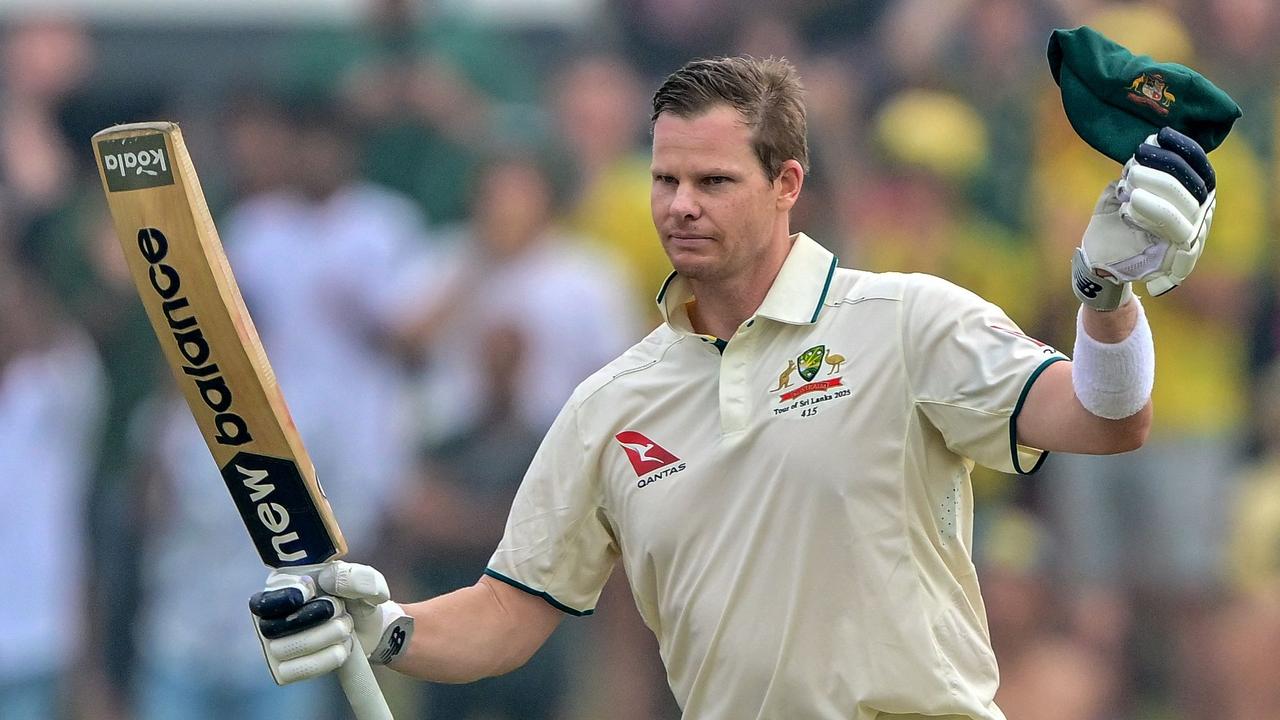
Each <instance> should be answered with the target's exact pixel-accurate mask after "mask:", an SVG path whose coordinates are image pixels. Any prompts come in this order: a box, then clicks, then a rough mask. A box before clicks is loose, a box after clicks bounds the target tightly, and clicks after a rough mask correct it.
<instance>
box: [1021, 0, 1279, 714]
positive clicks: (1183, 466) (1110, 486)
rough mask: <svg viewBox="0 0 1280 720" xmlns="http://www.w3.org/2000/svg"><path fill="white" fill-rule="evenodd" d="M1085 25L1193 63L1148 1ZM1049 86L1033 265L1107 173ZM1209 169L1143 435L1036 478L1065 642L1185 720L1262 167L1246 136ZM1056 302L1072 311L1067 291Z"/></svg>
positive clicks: (1077, 229)
mask: <svg viewBox="0 0 1280 720" xmlns="http://www.w3.org/2000/svg"><path fill="white" fill-rule="evenodd" d="M1091 24H1094V25H1095V27H1097V28H1098V29H1099V30H1100V31H1102V32H1103V33H1106V34H1107V35H1109V36H1110V37H1113V38H1115V39H1116V40H1117V41H1118V42H1122V43H1125V44H1126V45H1127V46H1128V47H1129V48H1131V49H1132V50H1133V51H1134V52H1136V53H1140V54H1148V55H1151V56H1153V57H1156V58H1158V59H1161V60H1171V61H1175V62H1182V63H1184V64H1189V65H1192V66H1195V65H1196V62H1195V60H1194V58H1192V57H1191V56H1190V52H1191V48H1190V44H1189V42H1188V38H1189V34H1188V33H1187V32H1186V30H1185V29H1184V28H1183V27H1182V25H1181V24H1180V23H1179V22H1178V19H1177V18H1176V17H1174V16H1173V15H1171V14H1170V13H1169V12H1168V11H1167V10H1165V9H1162V8H1161V7H1159V6H1156V5H1152V4H1146V3H1134V4H1125V5H1117V6H1115V7H1114V8H1109V9H1107V10H1106V11H1105V12H1103V13H1102V14H1101V15H1099V16H1097V17H1096V18H1094V19H1093V21H1092V23H1091ZM1052 90H1053V95H1054V97H1053V98H1052V99H1046V101H1045V103H1044V106H1043V108H1044V112H1043V113H1042V115H1041V121H1040V123H1039V124H1038V127H1039V128H1040V131H1041V132H1042V133H1043V140H1042V142H1040V143H1039V144H1038V145H1037V151H1038V153H1039V158H1038V159H1037V161H1036V162H1037V169H1036V174H1037V180H1036V182H1037V189H1036V195H1035V199H1034V200H1033V205H1032V207H1034V208H1039V209H1042V210H1039V211H1037V213H1038V215H1037V217H1038V219H1039V220H1040V222H1041V223H1042V227H1043V230H1042V231H1041V233H1040V234H1041V237H1042V238H1043V240H1044V244H1045V257H1062V256H1063V255H1062V253H1063V252H1064V251H1065V248H1067V247H1074V246H1075V245H1076V244H1077V243H1078V242H1079V238H1080V236H1081V233H1082V232H1083V230H1084V226H1085V223H1086V220H1087V218H1088V217H1089V215H1090V210H1091V208H1092V207H1093V205H1094V203H1095V202H1096V198H1097V194H1098V193H1099V192H1100V191H1101V188H1102V187H1103V186H1104V185H1105V184H1106V183H1107V182H1109V181H1111V180H1114V179H1115V178H1116V177H1117V176H1118V173H1119V167H1118V166H1117V165H1116V164H1115V163H1112V162H1110V161H1108V160H1106V159H1105V158H1102V156H1101V155H1099V154H1098V153H1096V152H1094V151H1093V150H1092V149H1090V148H1088V147H1087V146H1086V145H1085V144H1084V143H1083V142H1081V141H1080V140H1079V139H1078V138H1076V137H1074V134H1073V133H1072V131H1071V130H1070V129H1069V126H1067V123H1066V121H1065V119H1064V118H1063V113H1062V110H1061V106H1060V103H1059V101H1058V100H1057V97H1056V88H1053V89H1052ZM1212 159H1213V164H1214V168H1215V169H1216V171H1217V177H1218V185H1219V187H1221V188H1223V189H1224V190H1223V194H1222V196H1221V199H1220V200H1219V203H1218V209H1217V213H1216V215H1215V221H1214V227H1213V241H1212V242H1213V252H1212V253H1206V254H1205V255H1204V257H1203V258H1202V262H1201V263H1200V265H1199V266H1198V267H1197V273H1198V274H1197V277H1196V278H1195V280H1194V281H1191V282H1188V283H1187V284H1186V285H1184V286H1182V287H1180V288H1178V289H1177V290H1176V291H1174V292H1172V293H1169V294H1168V295H1166V296H1163V297H1161V298H1159V299H1157V300H1151V301H1149V302H1147V303H1145V307H1146V309H1147V314H1148V317H1149V318H1150V321H1151V325H1152V327H1153V328H1155V331H1156V334H1157V336H1158V337H1157V339H1156V355H1157V356H1158V357H1159V358H1160V363H1161V372H1160V373H1158V374H1157V377H1156V380H1155V388H1154V390H1153V394H1152V401H1153V404H1154V405H1155V407H1156V408H1158V410H1157V412H1156V414H1155V418H1154V422H1153V425H1152V429H1151V436H1150V439H1149V440H1148V441H1147V443H1146V445H1145V446H1144V447H1143V448H1142V449H1141V450H1139V451H1137V452H1134V453H1131V454H1127V455H1124V456H1120V457H1114V458H1107V459H1105V460H1103V459H1100V458H1093V457H1086V456H1076V455H1059V456H1056V457H1054V458H1053V459H1051V460H1050V462H1049V463H1048V464H1047V465H1046V469H1047V470H1048V471H1049V474H1050V475H1051V479H1050V480H1048V481H1046V483H1045V488H1046V489H1047V491H1048V492H1047V499H1048V501H1049V506H1050V508H1051V512H1052V514H1053V516H1054V519H1055V521H1056V523H1057V526H1058V529H1059V530H1060V532H1061V536H1062V538H1063V542H1064V553H1063V560H1064V564H1063V570H1064V572H1065V576H1064V579H1065V581H1066V582H1067V584H1068V586H1069V587H1070V588H1072V590H1073V593H1074V594H1075V601H1074V602H1075V604H1074V614H1073V617H1074V622H1075V627H1076V630H1077V632H1079V633H1080V635H1081V637H1086V638H1089V639H1090V640H1091V641H1092V642H1094V643H1095V644H1097V645H1099V646H1103V647H1105V648H1107V649H1108V651H1109V652H1111V653H1113V654H1117V655H1119V656H1121V658H1120V659H1123V660H1125V661H1126V662H1127V663H1128V664H1127V666H1126V678H1127V679H1128V681H1129V682H1130V683H1131V684H1132V687H1131V688H1130V689H1131V690H1137V689H1138V688H1139V687H1141V691H1140V692H1138V693H1137V694H1138V695H1145V696H1147V697H1139V698H1137V699H1138V701H1139V702H1140V703H1141V702H1145V703H1152V702H1154V703H1156V704H1165V703H1164V700H1163V699H1157V698H1163V697H1165V696H1177V701H1176V703H1175V704H1176V707H1177V711H1179V712H1182V713H1185V714H1186V716H1187V717H1207V716H1211V715H1212V714H1213V712H1214V709H1213V708H1212V701H1211V699H1210V693H1209V691H1208V689H1207V688H1206V686H1205V683H1204V678H1205V677H1206V675H1207V671H1208V668H1207V663H1208V659H1207V657H1206V654H1205V653H1204V652H1203V650H1202V648H1203V646H1204V644H1205V642H1206V640H1207V638H1206V633H1207V632H1208V629H1207V621H1208V617H1209V611H1210V609H1211V607H1212V605H1213V603H1214V602H1215V601H1216V598H1217V595H1218V593H1219V592H1220V590H1221V580H1222V578H1221V557H1222V556H1221V552H1222V548H1223V539H1224V535H1225V532H1224V530H1225V527H1226V522H1227V514H1226V505H1227V499H1228V498H1229V497H1230V496H1231V489H1232V488H1231V485H1232V482H1231V478H1232V477H1233V475H1234V466H1235V463H1236V455H1237V453H1238V451H1239V435H1240V429H1241V422H1242V420H1243V418H1244V416H1245V415H1244V413H1245V408H1246V407H1247V405H1246V395H1247V392H1248V390H1247V385H1246V383H1247V375H1246V368H1247V359H1246V330H1245V328H1246V316H1247V311H1248V309H1249V305H1248V301H1247V298H1248V295H1247V292H1246V291H1247V288H1248V286H1249V282H1250V280H1251V278H1252V277H1253V275H1254V273H1256V272H1257V271H1258V269H1259V268H1260V267H1261V261H1262V254H1261V249H1262V238H1263V237H1264V233H1265V232H1266V223H1267V216H1266V212H1265V198H1264V195H1263V192H1262V189H1263V188H1264V187H1265V185H1264V176H1263V174H1262V167H1261V165H1260V163H1259V159H1258V157H1257V154H1256V151H1255V150H1254V149H1253V148H1252V147H1250V146H1249V144H1248V141H1247V139H1246V138H1245V137H1244V136H1243V135H1241V134H1239V133H1235V134H1233V135H1232V136H1231V137H1230V138H1229V139H1228V140H1227V141H1226V143H1224V144H1223V145H1222V146H1221V147H1220V148H1219V149H1218V150H1216V151H1215V152H1214V154H1213V157H1212ZM1228 189H1229V191H1228ZM1201 273H1202V274H1201ZM1138 291H1139V293H1141V292H1143V290H1142V288H1138ZM1057 300H1059V301H1061V302H1074V300H1072V299H1071V298H1070V297H1067V296H1065V294H1064V295H1063V297H1060V298H1057ZM1061 317H1069V315H1066V314H1063V315H1061ZM1071 332H1072V329H1071V328H1069V327H1066V326H1065V325H1061V326H1058V327H1056V328H1055V329H1053V330H1051V331H1049V332H1048V337H1046V338H1045V339H1047V340H1050V341H1056V342H1065V341H1067V340H1069V339H1070V338H1071V334H1070V333H1071ZM1139 673H1142V675H1141V676H1140V675H1139Z"/></svg>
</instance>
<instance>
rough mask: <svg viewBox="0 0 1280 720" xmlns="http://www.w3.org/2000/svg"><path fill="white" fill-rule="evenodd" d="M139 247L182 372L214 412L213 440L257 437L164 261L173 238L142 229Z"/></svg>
mask: <svg viewBox="0 0 1280 720" xmlns="http://www.w3.org/2000/svg"><path fill="white" fill-rule="evenodd" d="M138 250H139V252H141V253H142V257H143V259H145V260H146V261H147V263H148V264H149V265H150V266H151V268H150V270H149V272H148V276H149V277H150V279H151V289H152V290H155V292H156V295H157V296H159V297H160V300H161V305H160V309H161V311H162V312H163V313H164V317H165V320H166V321H167V322H168V324H169V329H170V330H172V331H173V341H174V343H175V344H176V345H177V346H178V354H180V355H181V356H182V359H183V360H185V361H186V364H184V365H183V366H182V372H183V373H184V374H186V375H187V376H188V377H191V378H194V382H195V384H196V389H197V390H198V391H199V393H200V399H201V400H203V401H204V404H205V405H206V406H208V408H209V409H210V410H212V411H213V426H214V434H213V439H214V440H216V441H217V442H218V444H220V445H230V446H238V445H243V444H245V443H247V442H249V441H250V440H253V435H251V434H250V433H249V425H248V424H247V423H246V422H245V420H244V418H242V417H240V416H239V415H237V414H236V413H234V412H232V411H231V405H232V403H233V402H234V398H233V397H232V395H231V388H230V387H229V386H228V385H227V381H226V379H225V378H224V377H223V376H222V370H221V369H220V368H219V367H218V364H217V363H216V362H213V352H212V350H210V348H209V341H208V340H206V339H205V337H204V332H203V331H201V330H200V323H199V320H197V318H196V314H195V312H194V311H192V310H191V309H190V305H191V303H190V301H188V300H187V298H186V296H184V295H181V294H179V291H180V290H182V276H180V275H179V274H178V270H177V269H176V268H174V267H173V266H172V265H169V264H167V263H165V262H164V259H165V258H166V257H168V255H169V238H167V237H165V234H164V233H162V232H160V231H159V230H157V229H156V228H142V229H141V230H139V231H138Z"/></svg>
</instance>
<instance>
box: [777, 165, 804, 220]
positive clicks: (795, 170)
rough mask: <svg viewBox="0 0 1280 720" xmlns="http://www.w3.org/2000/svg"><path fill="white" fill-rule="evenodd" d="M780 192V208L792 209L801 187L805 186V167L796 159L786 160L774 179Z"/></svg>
mask: <svg viewBox="0 0 1280 720" xmlns="http://www.w3.org/2000/svg"><path fill="white" fill-rule="evenodd" d="M773 185H774V187H775V188H776V189H777V192H778V209H779V210H790V209H791V208H792V207H794V206H795V204H796V200H797V199H798V198H799V197H800V188H802V187H804V168H803V167H801V166H800V163H799V162H798V161H796V160H786V161H784V162H783V163H782V168H781V169H780V170H779V171H778V177H777V178H775V179H774V181H773Z"/></svg>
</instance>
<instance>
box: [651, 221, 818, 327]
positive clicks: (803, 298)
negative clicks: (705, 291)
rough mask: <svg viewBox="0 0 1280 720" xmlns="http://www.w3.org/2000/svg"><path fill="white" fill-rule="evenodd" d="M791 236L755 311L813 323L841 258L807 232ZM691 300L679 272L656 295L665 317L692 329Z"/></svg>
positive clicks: (783, 319)
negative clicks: (771, 283)
mask: <svg viewBox="0 0 1280 720" xmlns="http://www.w3.org/2000/svg"><path fill="white" fill-rule="evenodd" d="M791 238H792V243H791V252H789V253H788V254H787V259H786V260H785V261H784V262H783V263H782V270H780V271H779V272H778V277H776V278H774V281H773V285H772V286H770V288H769V292H768V294H767V295H765V298H764V302H762V303H760V308H759V309H758V310H756V313H755V314H756V316H757V317H766V318H769V319H771V320H777V321H779V322H784V323H789V324H792V325H810V324H812V323H815V322H817V320H818V313H819V312H820V311H821V310H822V303H823V302H824V301H825V300H826V298H827V291H828V290H829V289H830V288H831V278H832V277H833V276H834V275H835V272H836V263H837V262H838V260H837V258H836V256H835V255H832V254H831V252H829V251H828V250H827V249H826V248H824V247H822V246H821V245H819V244H818V243H817V242H815V241H814V240H813V239H812V238H810V237H809V236H808V235H805V234H804V233H796V234H795V235H792V236H791ZM691 299H693V292H692V290H691V289H690V288H689V283H688V281H686V280H685V279H684V278H682V277H680V274H679V273H675V272H673V273H671V274H670V275H668V276H667V281H666V282H664V283H663V284H662V289H661V290H659V291H658V298H657V302H658V311H659V312H661V313H662V319H663V320H665V321H667V323H668V324H670V325H672V326H675V327H678V328H680V329H684V330H689V327H688V326H689V316H688V313H687V311H686V310H685V304H686V303H688V302H689V301H690V300H691Z"/></svg>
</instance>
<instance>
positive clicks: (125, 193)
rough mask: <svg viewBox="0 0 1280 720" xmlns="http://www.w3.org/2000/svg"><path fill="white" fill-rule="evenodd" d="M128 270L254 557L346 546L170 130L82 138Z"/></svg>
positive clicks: (329, 552) (125, 128)
mask: <svg viewBox="0 0 1280 720" xmlns="http://www.w3.org/2000/svg"><path fill="white" fill-rule="evenodd" d="M93 149H94V154H95V155H96V156H97V159H98V172H99V175H100V177H101V180H102V187H103V190H104V191H105V192H106V196H107V204H108V206H109V207H110V210H111V216H112V219H113V221H114V224H115V229H116V236H117V237H118V238H119V240H120V244H121V247H122V248H123V250H124V253H125V257H126V258H127V260H128V263H129V270H130V272H131V274H132V275H133V279H134V281H135V284H136V285H137V288H138V293H139V297H140V298H141V299H142V304H143V306H144V307H145V308H146V311H147V316H148V317H149V318H150V320H151V325H152V328H153V329H154V330H155V332H156V337H157V339H159V341H160V346H161V347H162V348H163V350H164V353H165V357H166V359H167V360H168V361H169V367H170V369H171V370H172V371H173V376H174V378H175V379H176V380H177V382H178V385H179V386H180V387H181V389H182V393H183V396H184V397H185V398H186V401H187V405H188V406H189V407H190V408H191V413H192V415H194V416H195V419H196V423H197V425H199V427H200V432H201V433H202V434H203V435H204V439H205V442H206V444H207V445H208V446H209V451H210V452H211V453H212V454H213V458H214V461H215V462H216V463H217V465H218V468H219V469H220V470H221V471H222V477H223V480H224V481H225V482H226V485H227V490H228V491H230V493H231V497H232V499H233V500H234V501H235V504H236V507H237V509H238V510H239V511H240V516H241V518H242V519H243V520H244V524H245V527H246V528H247V529H248V531H249V536H250V537H251V538H252V539H253V543H254V546H255V547H257V549H258V554H259V555H260V556H261V557H262V561H263V562H264V563H266V564H267V565H268V566H270V567H275V568H281V567H291V566H298V565H314V564H318V563H323V562H326V561H328V560H332V559H335V558H339V557H342V556H343V555H344V554H345V553H346V551H347V546H346V541H345V539H344V538H343V536H342V531H341V530H340V529H339V528H338V524H337V522H336V520H335V518H334V515H333V511H332V509H331V508H330V506H329V501H328V500H327V499H326V498H325V496H324V491H323V490H322V488H321V487H320V484H319V483H318V482H317V480H316V477H315V470H314V468H313V466H312V463H311V459H310V457H309V456H308V455H307V451H306V448H305V447H304V446H303V444H302V440H301V438H300V437H299V435H298V431H297V428H296V427H295V426H294V424H293V420H292V418H291V417H290V415H289V410H288V408H287V406H286V405H285V402H284V397H283V396H282V395H281V393H280V389H279V387H278V386H277V384H276V380H275V375H274V374H273V373H272V371H271V365H270V364H269V363H268V362H267V356H266V353H265V352H264V351H263V348H262V343H261V341H260V340H259V339H258V333H257V331H256V330H255V329H254V326H253V321H252V320H251V319H250V317H249V313H248V311H247V310H246V309H245V305H244V300H243V299H242V298H241V296H240V290H239V288H238V287H237V285H236V281H235V278H234V277H233V276H232V274H231V268H230V265H229V264H228V263H227V258H226V255H225V253H224V252H223V249H222V244H221V242H220V241H219V239H218V233H217V230H216V229H215V228H214V224H213V219H212V217H211V216H210V214H209V208H208V206H207V204H206V203H205V198H204V193H203V191H202V190H201V188H200V181H199V178H198V177H197V176H196V172H195V167H194V165H193V164H192V162H191V157H190V155H189V154H188V152H187V148H186V145H185V143H184V142H183V138H182V133H181V131H180V130H179V129H178V126H177V125H176V124H173V123H135V124H131V125H119V126H116V127H112V128H108V129H106V130H103V131H101V132H99V133H97V134H95V135H94V136H93Z"/></svg>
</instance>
